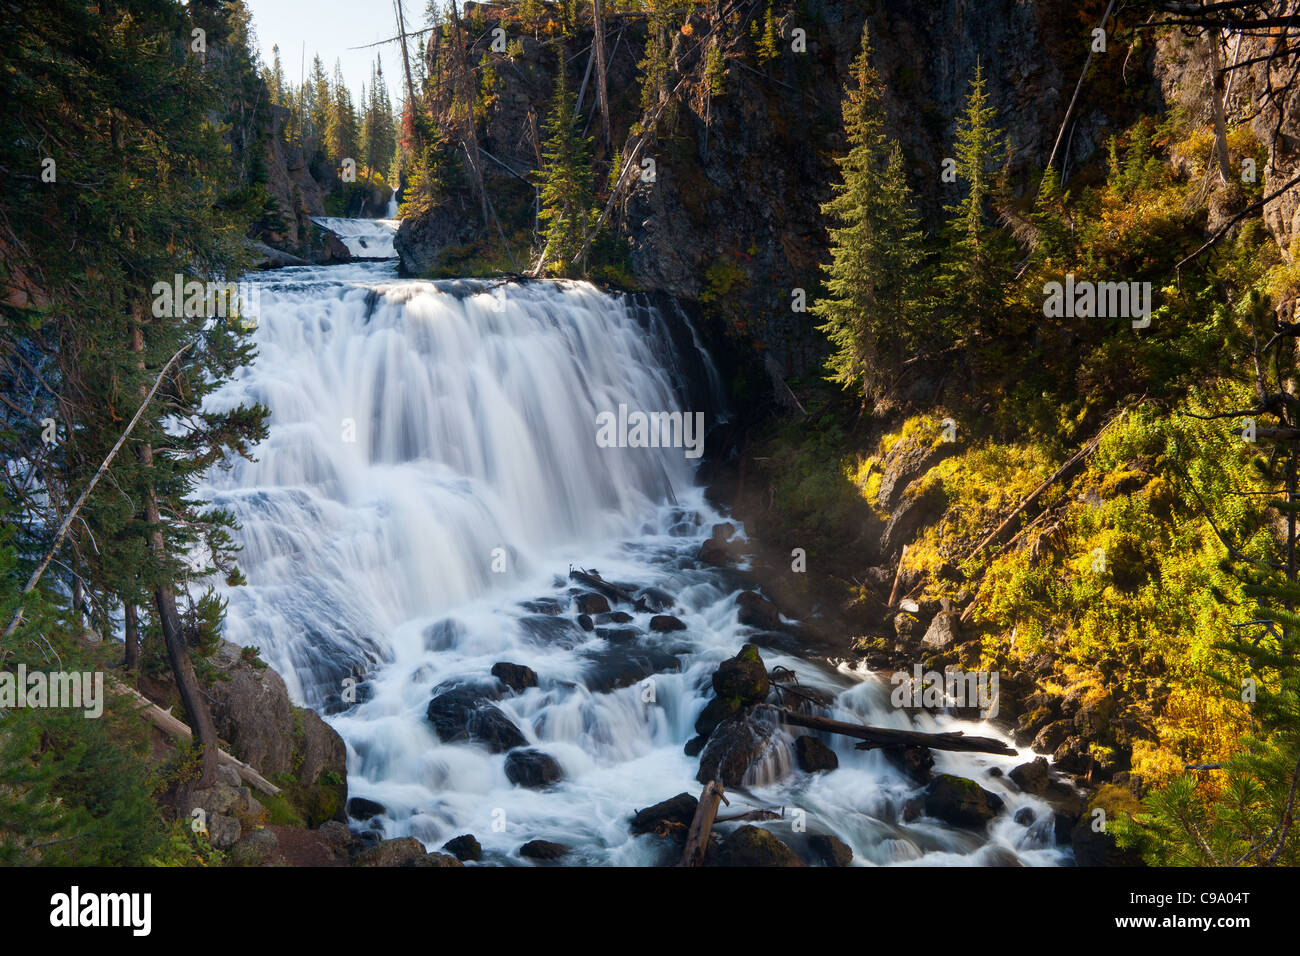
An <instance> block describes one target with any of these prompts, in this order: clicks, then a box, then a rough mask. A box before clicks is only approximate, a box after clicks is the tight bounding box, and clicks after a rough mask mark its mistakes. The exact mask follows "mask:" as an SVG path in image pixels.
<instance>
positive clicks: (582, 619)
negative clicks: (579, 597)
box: [578, 614, 596, 631]
mask: <svg viewBox="0 0 1300 956" xmlns="http://www.w3.org/2000/svg"><path fill="white" fill-rule="evenodd" d="M595 626H596V622H595V621H593V620H592V619H591V615H590V614H579V615H578V627H580V628H582V629H583V630H584V631H590V630H592V629H593V628H594V627H595Z"/></svg>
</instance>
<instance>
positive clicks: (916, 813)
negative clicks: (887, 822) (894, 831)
mask: <svg viewBox="0 0 1300 956" xmlns="http://www.w3.org/2000/svg"><path fill="white" fill-rule="evenodd" d="M924 812H925V800H924V799H923V798H922V797H909V798H908V799H907V801H906V802H905V803H904V804H903V822H904V823H913V822H915V821H916V820H919V819H921V814H922V813H924Z"/></svg>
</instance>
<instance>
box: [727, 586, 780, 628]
mask: <svg viewBox="0 0 1300 956" xmlns="http://www.w3.org/2000/svg"><path fill="white" fill-rule="evenodd" d="M736 620H738V621H739V622H740V623H741V624H744V625H745V626H746V627H752V628H756V629H758V630H760V631H779V630H780V629H781V627H782V624H781V612H780V611H778V610H777V609H776V605H775V604H773V603H772V602H771V601H769V600H768V599H767V598H765V597H763V596H762V595H761V594H759V593H757V592H756V591H741V592H740V594H738V595H736Z"/></svg>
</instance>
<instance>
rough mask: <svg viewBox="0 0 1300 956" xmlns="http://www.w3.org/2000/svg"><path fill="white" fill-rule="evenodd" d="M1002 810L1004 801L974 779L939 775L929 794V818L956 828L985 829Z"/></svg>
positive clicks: (927, 799) (928, 789)
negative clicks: (983, 827)
mask: <svg viewBox="0 0 1300 956" xmlns="http://www.w3.org/2000/svg"><path fill="white" fill-rule="evenodd" d="M1001 809H1002V798H1001V797H999V796H998V795H997V794H994V793H989V792H988V791H987V790H985V789H984V788H983V787H981V786H980V785H979V784H977V783H976V782H975V781H974V780H967V779H966V778H965V777H956V776H953V775H952V774H950V773H943V774H939V776H937V777H935V778H934V780H933V782H932V783H931V784H930V786H929V787H927V788H926V791H925V813H926V816H931V817H934V818H935V819H936V820H942V821H943V822H944V823H947V824H950V825H951V826H955V827H982V826H984V825H985V824H986V823H988V822H989V821H990V820H992V819H993V818H994V817H995V816H997V815H998V811H1000V810H1001Z"/></svg>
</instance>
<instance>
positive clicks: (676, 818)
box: [629, 793, 699, 839]
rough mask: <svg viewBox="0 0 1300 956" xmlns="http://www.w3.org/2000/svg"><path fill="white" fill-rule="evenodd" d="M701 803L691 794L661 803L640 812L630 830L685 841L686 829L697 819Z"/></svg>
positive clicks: (635, 832)
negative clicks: (697, 810) (697, 811)
mask: <svg viewBox="0 0 1300 956" xmlns="http://www.w3.org/2000/svg"><path fill="white" fill-rule="evenodd" d="M698 806H699V801H698V800H696V799H695V797H693V796H691V795H690V794H689V793H679V794H677V796H675V797H669V798H668V799H667V800H663V801H660V802H659V803H656V804H655V805H654V806H652V807H646V808H645V809H644V810H638V811H637V812H636V813H635V814H634V815H633V817H632V823H631V825H630V826H629V829H630V830H631V831H632V832H633V833H634V834H641V833H653V834H655V835H657V836H674V837H676V838H678V839H684V838H685V835H686V828H687V827H689V826H690V825H691V820H693V819H694V818H695V810H696V808H697V807H698Z"/></svg>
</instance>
